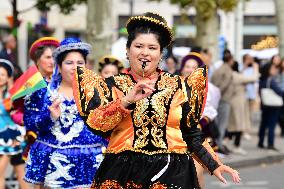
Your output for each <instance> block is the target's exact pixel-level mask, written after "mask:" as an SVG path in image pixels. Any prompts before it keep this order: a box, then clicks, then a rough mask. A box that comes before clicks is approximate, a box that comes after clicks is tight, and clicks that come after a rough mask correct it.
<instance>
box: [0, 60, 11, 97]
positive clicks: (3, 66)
mask: <svg viewBox="0 0 284 189" xmlns="http://www.w3.org/2000/svg"><path fill="white" fill-rule="evenodd" d="M0 68H4V69H5V70H6V72H7V75H8V77H11V75H10V74H9V70H8V67H7V66H5V64H0ZM7 85H8V82H7V83H6V86H7ZM7 92H8V89H7V87H6V88H5V89H4V91H3V93H2V97H3V98H5V97H4V95H5V94H6V93H7Z"/></svg>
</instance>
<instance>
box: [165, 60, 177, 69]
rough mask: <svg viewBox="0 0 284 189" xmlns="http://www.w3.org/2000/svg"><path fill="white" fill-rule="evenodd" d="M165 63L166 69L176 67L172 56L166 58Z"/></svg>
mask: <svg viewBox="0 0 284 189" xmlns="http://www.w3.org/2000/svg"><path fill="white" fill-rule="evenodd" d="M166 64H167V68H168V70H174V69H176V63H175V61H174V59H173V58H171V57H170V58H168V59H167V60H166Z"/></svg>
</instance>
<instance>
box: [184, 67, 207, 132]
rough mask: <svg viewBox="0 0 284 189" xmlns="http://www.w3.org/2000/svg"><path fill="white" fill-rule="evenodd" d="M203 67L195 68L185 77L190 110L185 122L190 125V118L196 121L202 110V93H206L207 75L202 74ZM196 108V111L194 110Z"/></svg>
mask: <svg viewBox="0 0 284 189" xmlns="http://www.w3.org/2000/svg"><path fill="white" fill-rule="evenodd" d="M204 69H206V73H207V67H206V68H198V69H197V70H195V71H194V72H193V73H192V74H191V75H190V76H189V77H188V79H187V81H186V82H187V84H188V86H189V87H190V88H191V92H190V97H189V105H190V108H191V109H190V112H189V113H188V115H187V124H188V126H189V127H190V125H191V120H193V121H194V122H195V123H198V121H199V118H200V114H201V112H202V108H203V107H202V106H203V99H204V95H206V85H207V77H206V75H205V76H204V73H203V72H204ZM196 110H197V111H198V112H196Z"/></svg>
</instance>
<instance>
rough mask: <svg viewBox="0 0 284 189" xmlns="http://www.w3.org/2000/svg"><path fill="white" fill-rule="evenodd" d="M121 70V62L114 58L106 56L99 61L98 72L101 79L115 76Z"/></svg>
mask: <svg viewBox="0 0 284 189" xmlns="http://www.w3.org/2000/svg"><path fill="white" fill-rule="evenodd" d="M122 69H123V64H122V62H121V61H120V60H119V59H117V58H116V57H114V56H111V55H107V56H104V57H102V58H101V59H100V60H99V72H100V74H101V76H102V77H103V78H108V77H110V76H113V75H117V74H118V73H120V72H121V70H122Z"/></svg>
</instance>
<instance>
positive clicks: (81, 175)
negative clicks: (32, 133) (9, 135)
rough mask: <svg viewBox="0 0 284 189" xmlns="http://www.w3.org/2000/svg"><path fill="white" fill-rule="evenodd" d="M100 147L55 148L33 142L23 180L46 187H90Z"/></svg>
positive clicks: (100, 152) (99, 157)
mask: <svg viewBox="0 0 284 189" xmlns="http://www.w3.org/2000/svg"><path fill="white" fill-rule="evenodd" d="M103 148H104V147H103V146H98V147H90V148H89V147H88V148H68V149H57V148H53V147H50V146H47V145H45V144H43V143H39V142H35V143H34V144H33V146H32V148H31V150H30V152H29V156H28V159H27V166H26V175H25V178H24V179H25V180H26V181H27V182H29V183H32V184H39V185H44V186H46V187H49V188H79V187H80V188H81V187H90V186H91V184H92V181H93V179H94V176H95V173H96V171H97V169H98V167H99V165H100V163H101V162H102V160H103V154H102V150H103Z"/></svg>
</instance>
